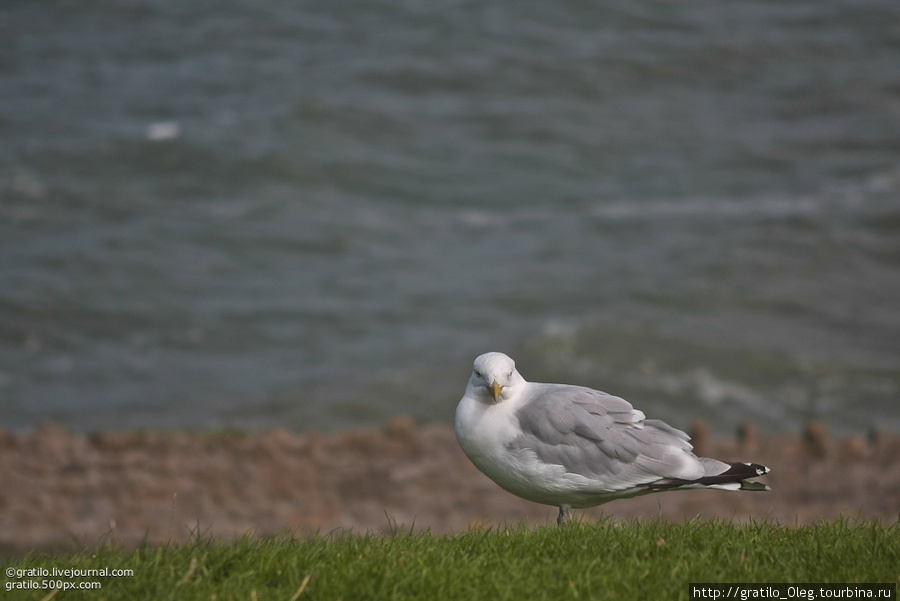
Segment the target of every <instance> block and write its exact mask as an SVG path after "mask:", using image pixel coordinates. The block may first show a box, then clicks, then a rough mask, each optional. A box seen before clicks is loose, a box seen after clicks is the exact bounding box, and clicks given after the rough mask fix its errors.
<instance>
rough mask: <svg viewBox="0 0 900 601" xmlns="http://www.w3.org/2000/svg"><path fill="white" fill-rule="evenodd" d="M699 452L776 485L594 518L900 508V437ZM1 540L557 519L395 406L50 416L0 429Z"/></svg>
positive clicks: (12, 546)
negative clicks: (202, 423)
mask: <svg viewBox="0 0 900 601" xmlns="http://www.w3.org/2000/svg"><path fill="white" fill-rule="evenodd" d="M692 433H693V434H694V436H695V441H694V442H695V446H696V447H697V450H698V451H699V452H700V453H702V454H709V455H713V456H716V457H719V458H722V459H731V460H742V461H743V460H753V461H757V462H761V463H765V464H766V465H768V466H770V467H771V468H772V473H771V474H770V475H768V476H766V477H765V479H764V481H765V482H766V483H768V484H769V486H771V487H772V489H773V490H772V491H771V492H766V493H747V492H744V493H736V492H723V491H690V492H675V493H668V494H660V495H650V496H646V497H641V498H638V499H630V500H620V501H615V502H613V503H610V504H607V505H606V506H604V507H603V508H602V511H601V510H597V509H594V510H588V511H585V512H579V513H583V514H585V515H587V516H590V518H591V519H596V518H597V516H600V515H601V513H603V514H604V515H606V516H613V517H616V518H632V517H642V518H650V519H653V518H657V517H663V518H665V519H669V520H681V519H684V518H693V517H695V516H697V515H702V516H704V517H707V518H710V517H724V518H729V519H732V518H733V519H735V520H738V521H745V520H748V519H751V518H752V519H757V520H765V519H768V520H771V521H777V522H779V523H782V524H809V523H812V522H815V521H816V520H818V519H820V518H825V519H830V518H834V517H836V516H839V515H841V514H844V515H846V516H849V517H852V518H856V517H861V518H864V519H868V518H879V519H882V520H885V521H887V522H894V521H896V520H897V519H898V515H900V461H897V459H898V458H900V437H898V436H897V435H895V434H890V433H885V432H876V433H875V434H873V435H872V436H870V437H869V438H867V439H866V438H862V437H854V438H846V439H841V440H831V439H829V437H828V434H827V431H825V429H824V428H823V427H822V426H821V424H811V425H810V426H809V427H808V428H807V431H806V432H804V433H800V434H798V435H793V436H778V437H760V436H757V435H755V434H754V432H753V429H752V428H749V429H748V431H746V432H745V433H744V436H742V437H739V439H736V440H710V439H709V437H708V435H707V434H706V432H705V428H704V427H703V425H702V424H697V425H695V427H694V428H693V432H692ZM0 482H2V486H0V551H2V552H5V553H10V552H12V553H22V552H24V551H27V550H30V549H41V550H46V549H51V548H55V549H70V548H73V547H77V546H78V545H79V541H80V542H81V543H83V544H87V545H94V544H96V543H97V542H98V541H99V540H100V539H101V538H102V537H108V538H110V539H112V540H114V541H116V542H117V543H119V544H121V545H123V546H125V547H133V546H135V545H137V544H139V543H140V541H141V540H142V539H143V538H144V537H147V538H148V539H149V540H150V541H151V542H153V543H166V542H184V541H186V540H188V538H189V537H190V536H191V532H192V531H197V530H199V532H201V533H202V534H203V535H204V536H216V537H225V538H230V537H235V536H240V535H242V534H245V533H247V532H251V533H256V534H266V533H283V532H285V531H286V530H290V531H294V532H296V533H298V534H302V533H306V532H310V531H316V530H319V531H321V532H328V531H331V530H335V529H352V530H354V531H357V532H364V531H367V530H374V531H379V532H388V531H390V527H391V525H390V524H391V522H396V523H397V524H402V525H406V526H410V525H412V524H415V529H416V530H420V529H426V528H430V529H431V530H432V531H434V532H447V531H451V530H459V529H464V528H466V527H468V526H469V525H471V524H474V523H489V524H500V523H504V522H507V523H510V522H518V521H520V520H529V522H530V523H532V524H543V523H548V522H549V523H553V520H554V519H555V517H556V510H555V509H553V508H549V507H545V506H542V505H536V504H533V503H529V502H527V501H523V500H521V499H518V498H516V497H514V496H512V495H510V494H509V493H506V492H505V491H503V490H501V489H500V488H498V487H497V486H496V485H495V484H494V483H492V482H491V481H489V480H488V479H487V478H486V477H484V476H482V475H481V474H480V473H479V472H478V471H477V470H476V469H475V468H474V467H473V466H472V465H471V464H470V463H469V461H468V460H467V459H466V457H465V456H464V455H463V454H462V451H461V450H460V449H459V446H458V445H457V443H456V439H455V437H454V435H453V431H452V430H451V429H450V428H448V427H445V426H417V425H415V424H414V423H412V421H411V420H409V419H406V418H402V417H399V418H395V419H393V420H391V421H390V422H388V423H387V424H386V425H385V426H384V427H383V428H381V429H361V430H353V431H348V432H339V433H333V434H322V433H305V434H295V433H291V432H287V431H285V430H271V431H265V432H257V433H248V434H234V433H190V432H155V431H151V432H103V433H98V434H94V435H89V436H82V435H76V434H72V433H69V432H67V431H66V430H64V429H62V428H59V427H56V426H44V427H41V428H39V429H37V430H34V431H32V432H29V433H25V434H11V433H8V432H3V431H0Z"/></svg>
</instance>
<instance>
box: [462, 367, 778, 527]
mask: <svg viewBox="0 0 900 601" xmlns="http://www.w3.org/2000/svg"><path fill="white" fill-rule="evenodd" d="M456 439H457V440H458V441H459V445H460V447H462V450H463V451H464V452H465V454H466V456H468V458H469V459H470V460H471V461H472V463H474V464H475V467H477V468H478V469H479V470H480V471H481V472H483V473H484V474H485V475H486V476H487V477H488V478H490V479H491V480H493V481H494V482H496V483H497V484H498V485H500V487H501V488H503V489H505V490H507V491H508V492H511V493H512V494H514V495H517V496H519V497H522V498H523V499H527V500H529V501H534V502H535V503H542V504H545V505H553V506H556V507H559V517H558V518H557V520H556V521H557V524H559V525H560V526H562V525H563V524H565V523H566V522H567V521H569V519H570V518H571V517H572V509H573V508H584V507H594V506H596V505H602V504H603V503H607V502H609V501H613V500H616V499H626V498H630V497H636V496H639V495H646V494H650V493H655V492H663V491H668V490H683V489H690V488H713V489H721V490H769V487H768V486H766V485H764V484H761V483H759V482H751V481H749V479H750V478H756V477H759V476H763V475H765V474H767V473H768V472H769V468H767V467H766V466H764V465H759V464H756V463H729V462H724V461H719V460H717V459H711V458H709V457H697V456H696V455H694V453H693V452H692V451H691V450H692V448H693V447H692V446H691V444H690V443H689V442H688V441H689V440H690V437H689V436H688V435H687V434H685V433H684V432H682V431H680V430H677V429H675V428H673V427H672V426H670V425H668V424H666V423H665V422H663V421H660V420H657V419H645V418H644V414H643V413H642V412H641V411H638V410H637V409H634V408H633V407H632V406H631V403H629V402H628V401H626V400H625V399H621V398H619V397H617V396H613V395H610V394H607V393H605V392H600V391H599V390H593V389H591V388H586V387H583V386H571V385H567V384H543V383H538V382H527V381H526V380H525V379H524V378H523V377H522V376H521V375H520V374H519V372H518V371H517V370H516V364H515V362H514V361H513V360H512V359H511V358H510V357H508V356H506V355H504V354H503V353H485V354H484V355H480V356H479V357H478V358H477V359H475V364H474V366H473V370H472V377H470V378H469V384H468V386H466V394H465V395H464V396H463V398H462V400H461V401H460V402H459V405H458V406H457V408H456Z"/></svg>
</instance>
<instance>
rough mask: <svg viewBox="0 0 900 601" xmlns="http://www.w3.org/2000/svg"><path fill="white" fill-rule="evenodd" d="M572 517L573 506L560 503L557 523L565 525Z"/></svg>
mask: <svg viewBox="0 0 900 601" xmlns="http://www.w3.org/2000/svg"><path fill="white" fill-rule="evenodd" d="M570 519H572V508H571V507H569V506H568V505H560V506H559V515H558V516H557V517H556V525H557V526H563V525H564V524H565V523H566V522H568V521H569V520H570Z"/></svg>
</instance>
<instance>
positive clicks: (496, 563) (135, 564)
mask: <svg viewBox="0 0 900 601" xmlns="http://www.w3.org/2000/svg"><path fill="white" fill-rule="evenodd" d="M898 524H900V523H898ZM898 524H894V525H891V526H887V525H883V524H879V523H876V522H866V523H857V522H854V521H851V520H846V519H844V520H838V521H836V522H823V523H820V524H818V525H816V526H812V527H804V528H797V527H786V526H779V525H773V524H767V523H751V524H745V525H733V524H729V523H727V522H702V521H694V522H684V523H677V524H672V523H666V522H624V523H614V522H607V524H606V525H602V524H592V523H591V524H588V523H584V524H577V523H574V524H570V525H568V526H567V527H565V528H562V529H558V528H556V527H549V526H542V527H538V528H536V529H534V530H529V529H528V528H527V527H525V526H514V527H509V528H493V529H472V530H468V531H466V532H461V533H457V534H452V535H446V536H438V535H433V534H430V533H427V532H426V533H416V534H409V533H405V532H398V533H396V534H394V535H393V536H388V537H382V536H376V535H365V536H364V535H354V534H348V535H339V536H317V537H315V538H313V539H311V540H306V539H297V538H294V537H292V536H290V535H285V536H273V537H266V538H261V539H257V538H251V537H245V538H242V539H240V540H237V541H218V540H202V539H200V538H199V537H198V539H197V540H195V541H194V542H192V543H191V544H188V545H184V546H166V547H152V546H149V545H146V546H144V547H142V548H140V549H138V550H136V551H123V550H119V549H116V548H111V547H108V546H106V547H101V548H99V549H95V550H86V551H82V552H80V553H75V554H50V555H44V554H30V555H28V556H26V557H24V558H17V559H12V560H7V564H6V566H5V568H13V569H14V570H16V569H22V570H27V569H32V568H37V569H46V570H52V569H53V568H54V567H55V568H57V569H60V570H62V569H66V568H78V569H103V568H107V569H110V570H112V569H131V570H133V574H134V575H133V576H130V577H122V578H113V577H105V578H103V577H84V578H72V579H68V580H67V579H64V580H65V581H66V582H70V583H76V584H78V583H82V582H89V581H97V582H101V583H102V588H101V589H100V590H85V591H82V590H65V591H60V592H59V593H58V594H56V595H55V596H53V597H52V598H53V599H56V600H57V601H59V600H66V601H68V600H70V599H71V600H77V599H90V600H91V601H100V600H102V599H128V600H133V599H136V600H140V599H148V600H150V599H152V600H165V599H204V600H209V599H215V600H227V599H240V600H247V601H250V600H257V599H258V600H259V601H268V600H274V599H278V600H283V601H292V600H293V601H297V600H298V599H299V600H304V601H305V600H308V599H345V600H354V599H372V600H378V599H427V600H429V601H431V600H443V599H459V600H461V601H473V600H476V599H489V600H491V601H494V600H498V599H515V600H517V601H518V600H540V599H553V600H558V599H601V598H602V599H686V598H687V585H688V583H691V582H821V583H825V582H848V583H853V582H881V583H895V584H896V583H897V582H900V525H898ZM24 580H34V581H38V582H40V581H41V580H44V578H41V577H32V578H23V579H19V578H17V577H13V578H10V577H8V576H7V578H6V581H5V583H15V582H22V581H24ZM48 593H50V594H52V591H51V590H27V591H24V590H12V591H9V592H7V591H6V590H5V589H4V590H3V591H0V599H2V600H6V599H35V600H40V599H45V598H46V597H47V595H48Z"/></svg>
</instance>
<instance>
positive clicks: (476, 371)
mask: <svg viewBox="0 0 900 601" xmlns="http://www.w3.org/2000/svg"><path fill="white" fill-rule="evenodd" d="M475 377H476V378H480V377H481V372H480V371H478V370H477V369H476V370H475Z"/></svg>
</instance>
